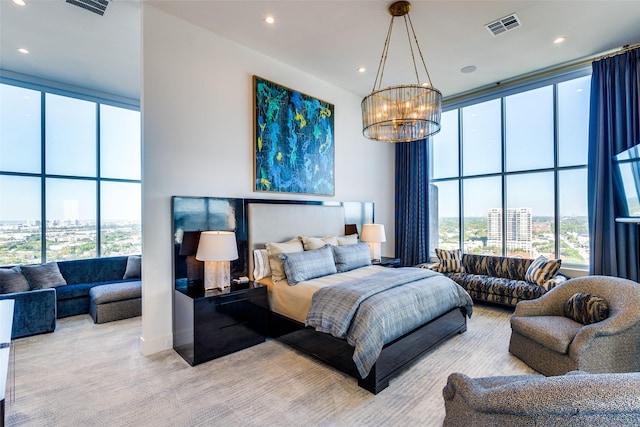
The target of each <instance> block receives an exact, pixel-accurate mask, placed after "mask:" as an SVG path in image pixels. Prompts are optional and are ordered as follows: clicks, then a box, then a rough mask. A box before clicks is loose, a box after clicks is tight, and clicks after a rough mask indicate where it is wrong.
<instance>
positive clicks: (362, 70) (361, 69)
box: [358, 67, 367, 73]
mask: <svg viewBox="0 0 640 427" xmlns="http://www.w3.org/2000/svg"><path fill="white" fill-rule="evenodd" d="M365 71H367V69H366V68H364V67H360V68H358V72H359V73H364V72H365Z"/></svg>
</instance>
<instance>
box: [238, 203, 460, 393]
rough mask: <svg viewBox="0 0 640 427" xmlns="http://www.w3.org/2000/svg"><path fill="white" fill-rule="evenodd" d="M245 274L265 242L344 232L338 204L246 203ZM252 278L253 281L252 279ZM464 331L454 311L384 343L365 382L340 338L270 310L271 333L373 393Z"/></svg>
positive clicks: (251, 268)
mask: <svg viewBox="0 0 640 427" xmlns="http://www.w3.org/2000/svg"><path fill="white" fill-rule="evenodd" d="M247 223H248V248H249V251H250V255H249V256H248V260H249V274H250V277H251V275H252V274H253V256H252V251H253V250H254V249H263V248H264V245H265V243H267V242H283V241H286V240H289V239H291V238H293V237H295V236H298V235H307V236H324V235H331V234H333V235H341V234H344V225H345V215H344V208H343V207H342V206H318V205H286V204H262V203H250V204H249V205H248V221H247ZM251 278H252V277H251ZM466 330H467V321H466V310H465V309H464V308H455V309H453V310H451V311H449V312H447V313H444V314H442V315H441V316H440V317H437V318H435V319H433V320H431V321H429V322H428V323H426V324H424V325H422V326H420V327H418V328H416V329H414V330H413V331H411V332H409V333H407V334H405V335H403V336H401V337H399V338H397V339H396V340H394V341H392V342H390V343H388V344H387V345H385V346H384V348H383V349H382V353H381V354H380V357H379V358H378V360H377V361H376V363H375V365H374V366H373V368H372V369H371V372H370V373H369V375H368V376H367V377H366V378H364V379H363V378H361V377H360V374H359V373H358V370H357V368H356V366H355V363H354V362H353V359H352V356H353V351H354V349H353V347H352V346H350V345H349V344H348V343H347V342H346V340H341V339H338V338H335V337H333V336H331V335H330V334H325V333H321V332H316V331H315V330H314V329H312V328H309V327H305V326H304V325H303V324H301V323H299V322H297V321H295V320H292V319H289V318H286V317H284V316H281V315H279V314H277V313H274V312H271V313H270V317H269V333H270V335H271V336H273V337H277V338H278V339H279V340H280V341H282V342H283V343H285V344H288V345H289V346H291V347H293V348H295V349H297V350H299V351H301V352H303V353H305V354H308V355H310V356H313V357H315V358H316V359H318V360H321V361H322V362H324V363H326V364H328V365H330V366H332V367H334V368H336V369H338V370H340V371H342V372H344V373H346V374H348V375H350V376H352V377H354V378H356V379H357V380H358V385H359V386H360V387H362V388H364V389H365V390H368V391H369V392H371V393H373V394H377V393H379V392H380V391H382V390H384V389H385V388H386V387H388V386H389V380H390V379H391V378H393V377H394V376H396V375H398V374H399V373H400V372H401V371H403V370H404V369H405V368H407V367H408V366H409V365H410V364H411V363H412V362H414V361H416V360H417V359H419V358H420V357H421V356H422V355H423V354H425V353H426V352H428V351H429V350H431V349H433V348H434V347H436V346H437V345H438V344H440V343H441V342H443V341H445V340H446V339H448V338H450V337H452V336H454V335H456V334H458V333H462V332H464V331H466Z"/></svg>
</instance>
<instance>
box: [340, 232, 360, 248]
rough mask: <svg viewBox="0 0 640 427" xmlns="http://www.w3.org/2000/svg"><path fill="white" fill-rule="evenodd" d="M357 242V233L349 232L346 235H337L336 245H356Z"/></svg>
mask: <svg viewBox="0 0 640 427" xmlns="http://www.w3.org/2000/svg"><path fill="white" fill-rule="evenodd" d="M356 244H358V235H357V234H349V235H348V236H339V237H338V246H347V245H356Z"/></svg>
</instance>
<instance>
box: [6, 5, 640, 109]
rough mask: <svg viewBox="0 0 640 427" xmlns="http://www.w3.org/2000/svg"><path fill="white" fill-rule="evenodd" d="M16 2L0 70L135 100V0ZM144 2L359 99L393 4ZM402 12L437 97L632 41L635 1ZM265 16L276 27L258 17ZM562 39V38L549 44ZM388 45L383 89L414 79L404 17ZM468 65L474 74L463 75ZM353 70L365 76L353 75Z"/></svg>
mask: <svg viewBox="0 0 640 427" xmlns="http://www.w3.org/2000/svg"><path fill="white" fill-rule="evenodd" d="M25 1H26V2H27V6H24V7H20V6H17V5H15V4H14V3H13V2H12V1H11V0H0V24H1V25H0V39H1V40H0V49H1V50H0V67H1V68H2V69H4V70H9V71H14V72H19V73H23V74H28V75H32V76H36V77H41V78H46V79H50V80H55V81H59V82H63V83H69V84H75V85H78V86H82V87H85V88H88V89H92V90H98V91H103V92H108V93H112V94H115V95H119V96H124V97H129V98H134V99H137V98H139V96H140V50H141V48H140V40H141V36H140V31H141V24H140V15H141V3H140V1H138V0H112V1H111V3H110V4H109V6H108V8H107V11H106V13H105V14H104V16H102V17H101V16H98V15H96V14H93V13H91V12H88V11H86V10H83V9H81V8H78V7H76V6H73V5H70V4H67V3H65V2H64V1H63V0H25ZM145 1H146V3H148V4H150V5H152V6H154V7H157V8H159V9H162V10H164V11H165V12H167V13H170V14H173V15H175V16H177V17H180V18H182V19H184V20H186V21H189V22H192V23H194V24H196V25H199V26H201V27H203V28H206V29H208V30H211V31H213V32H215V33H217V34H219V35H220V36H222V37H225V38H227V39H230V40H232V41H235V42H237V43H238V44H241V45H244V46H247V47H249V48H251V49H253V50H255V51H258V52H261V53H263V54H265V55H267V56H270V57H272V58H274V59H276V60H278V61H281V62H284V63H286V64H289V65H290V66H293V67H295V68H298V69H300V70H302V71H304V72H306V73H309V74H312V75H315V76H317V77H318V78H320V79H322V80H325V81H327V82H330V83H333V84H335V85H336V86H339V87H341V88H344V89H346V90H348V91H351V92H353V93H356V94H358V95H360V96H364V95H366V94H367V93H369V92H370V91H371V89H372V87H373V82H374V79H375V74H376V70H377V67H378V63H379V60H380V55H381V52H382V47H383V44H384V39H385V36H386V33H387V28H388V26H389V21H390V15H389V13H388V12H387V8H388V6H389V4H390V3H391V1H388V0H370V1H367V0H342V1H340V2H338V1H334V0H313V1H312V0H297V1H294V0H290V1H284V0H280V1H266V0H256V1H249V0H230V1H229V0H227V1H222V0H196V1H191V0H145ZM412 6H413V9H412V11H411V14H410V16H411V20H412V21H413V25H414V28H415V31H416V35H417V37H418V40H419V43H420V47H421V49H422V52H423V54H424V57H425V60H426V63H427V67H428V69H429V72H430V74H431V79H432V81H433V84H434V86H435V87H436V88H438V89H440V90H441V91H442V93H443V95H444V96H445V98H446V97H450V96H453V95H456V94H460V93H464V92H467V91H469V90H472V89H475V88H479V87H484V86H487V85H492V84H495V83H497V82H500V81H504V80H505V79H509V78H513V77H516V76H520V75H525V74H529V73H532V72H535V71H539V70H543V69H546V68H549V67H553V66H556V65H558V64H564V63H568V62H572V61H576V60H579V59H583V58H588V57H591V56H594V55H598V54H601V53H603V52H609V51H611V50H613V49H617V48H619V47H621V46H623V45H627V44H636V43H638V42H640V0H628V1H615V0H599V1H598V0H590V1H577V0H572V1H560V0H555V1H540V0H534V1H505V0H503V1H482V0H472V1H455V0H449V1H436V0H414V1H413V2H412ZM512 13H516V14H517V15H518V17H519V18H520V20H521V22H522V26H521V27H520V28H517V29H515V30H513V31H510V32H507V33H504V34H502V35H499V36H496V37H494V36H492V35H491V34H490V33H489V32H488V31H487V30H486V28H485V27H484V25H485V24H487V23H489V22H491V21H493V20H496V19H498V18H502V17H504V16H506V15H509V14H512ZM267 15H273V16H274V17H275V19H276V22H275V24H273V25H268V24H266V23H265V22H264V18H265V16H267ZM560 36H562V37H565V38H566V41H565V42H564V43H562V44H558V45H556V44H553V40H554V39H555V38H557V37H560ZM391 42H392V44H391V48H390V53H389V58H388V61H387V67H386V69H385V75H384V80H383V86H390V85H394V84H402V83H412V82H415V80H416V79H415V74H414V72H413V68H412V66H411V62H410V55H409V52H408V42H407V39H406V32H405V30H404V25H403V24H402V21H399V20H397V21H396V26H395V27H394V31H393V37H392V40H391ZM19 47H26V48H28V49H29V50H30V51H31V53H30V54H28V55H24V54H20V53H18V52H17V50H16V49H17V48H19ZM203 54H204V53H203ZM468 65H475V66H476V67H477V71H475V72H473V73H470V74H464V73H461V72H460V69H461V68H463V67H465V66H468ZM361 66H363V67H365V68H366V69H367V71H366V72H365V73H359V72H358V71H357V69H358V67H361ZM420 79H421V81H423V80H425V78H424V74H421V75H420Z"/></svg>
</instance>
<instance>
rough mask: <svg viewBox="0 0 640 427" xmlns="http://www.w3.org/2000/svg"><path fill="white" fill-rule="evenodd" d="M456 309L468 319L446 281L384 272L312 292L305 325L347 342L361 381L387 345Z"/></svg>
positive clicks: (462, 294) (412, 271)
mask: <svg viewBox="0 0 640 427" xmlns="http://www.w3.org/2000/svg"><path fill="white" fill-rule="evenodd" d="M455 307H465V308H466V310H467V314H468V316H469V317H471V313H472V310H473V302H472V300H471V297H469V294H467V292H466V291H465V290H464V289H463V288H462V287H461V286H459V285H458V284H456V283H455V282H454V281H452V280H451V279H449V278H448V277H445V276H443V275H441V274H439V273H436V272H433V271H430V270H426V269H421V268H398V269H386V270H385V271H382V272H379V273H375V274H372V275H371V276H368V277H365V278H363V279H358V280H353V281H349V282H346V283H342V284H339V285H335V286H328V287H326V288H323V289H320V290H319V291H317V292H316V293H315V294H314V295H313V299H312V301H311V309H310V310H309V314H308V315H307V320H306V325H307V326H312V327H314V328H315V329H316V330H317V331H320V332H325V333H330V334H331V335H333V336H334V337H337V338H342V339H345V338H346V340H347V342H348V343H349V345H352V346H354V347H355V351H354V353H353V361H354V362H355V364H356V367H357V368H358V371H359V373H360V375H361V376H362V378H365V377H366V376H367V375H368V374H369V371H370V370H371V367H372V366H373V365H374V363H375V361H376V360H377V359H378V356H379V355H380V352H381V351H382V347H383V346H384V345H385V344H386V343H388V342H391V341H393V340H394V339H396V338H398V337H400V336H402V335H404V334H406V333H407V332H409V331H411V330H413V329H415V328H417V327H418V326H420V325H423V324H425V323H426V322H428V321H429V320H432V319H434V318H436V317H438V316H439V315H441V314H444V313H446V312H448V311H449V310H451V309H452V308H455Z"/></svg>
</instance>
